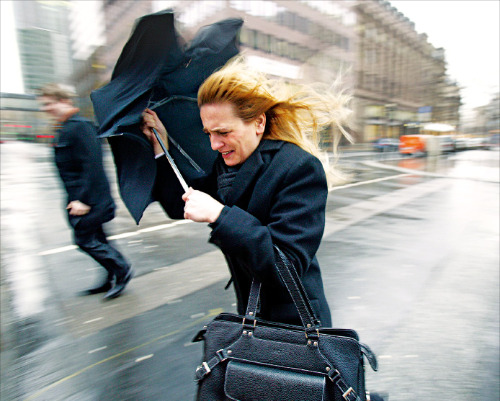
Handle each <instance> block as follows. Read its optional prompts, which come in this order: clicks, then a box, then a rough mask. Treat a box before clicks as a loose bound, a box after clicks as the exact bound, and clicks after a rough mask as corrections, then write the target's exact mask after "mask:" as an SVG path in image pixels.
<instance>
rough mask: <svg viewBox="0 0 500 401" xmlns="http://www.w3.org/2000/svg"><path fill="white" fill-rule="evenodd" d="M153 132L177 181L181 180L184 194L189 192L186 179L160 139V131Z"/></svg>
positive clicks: (154, 130)
mask: <svg viewBox="0 0 500 401" xmlns="http://www.w3.org/2000/svg"><path fill="white" fill-rule="evenodd" d="M151 129H152V130H153V134H155V137H156V139H157V140H158V143H159V144H160V146H161V148H162V149H163V151H164V152H165V156H166V157H167V160H168V162H169V163H170V166H171V167H172V169H173V170H174V173H175V175H176V176H177V179H178V180H179V182H180V183H181V185H182V188H183V189H184V192H187V190H188V189H189V187H188V185H187V183H186V180H185V179H184V177H183V176H182V174H181V172H180V170H179V167H177V165H176V164H175V162H174V159H172V156H171V155H170V153H168V149H167V147H166V146H165V144H164V143H163V141H162V140H161V138H160V134H158V131H156V129H155V128H151Z"/></svg>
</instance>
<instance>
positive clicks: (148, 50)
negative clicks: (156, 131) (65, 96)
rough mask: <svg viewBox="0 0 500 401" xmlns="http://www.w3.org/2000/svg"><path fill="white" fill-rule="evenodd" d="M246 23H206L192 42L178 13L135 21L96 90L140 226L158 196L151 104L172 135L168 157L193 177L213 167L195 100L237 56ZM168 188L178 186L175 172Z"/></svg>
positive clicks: (125, 194) (102, 124)
mask: <svg viewBox="0 0 500 401" xmlns="http://www.w3.org/2000/svg"><path fill="white" fill-rule="evenodd" d="M242 24H243V21H242V20H241V19H236V18H231V19H225V20H222V21H219V22H217V23H214V24H212V25H208V26H205V27H203V28H201V29H200V30H199V31H198V32H197V34H196V35H195V37H194V39H193V40H192V41H191V42H190V43H189V44H185V43H184V40H183V38H182V37H180V36H179V35H178V33H177V32H176V31H175V26H174V13H173V11H171V10H165V11H161V12H158V13H155V14H150V15H146V16H144V17H141V18H139V19H138V20H137V21H136V24H135V27H134V29H133V31H132V35H131V36H130V38H129V40H128V41H127V43H126V44H125V46H124V48H123V50H122V53H121V55H120V57H119V58H118V61H117V63H116V65H115V68H114V70H113V74H112V76H111V80H110V82H109V83H108V84H107V85H105V86H103V87H102V88H99V89H97V90H95V91H93V92H92V93H91V95H90V97H91V100H92V103H93V105H94V112H95V115H96V119H97V122H98V124H99V129H100V136H101V137H104V138H108V141H109V143H110V146H111V150H112V152H113V158H114V161H115V165H116V171H117V177H118V185H119V188H120V195H121V197H122V199H123V201H124V203H125V205H126V206H127V208H128V210H129V212H130V214H131V215H132V217H133V218H134V219H135V221H136V222H137V223H139V221H140V219H141V217H142V215H143V213H144V210H145V209H146V207H147V206H148V205H149V204H150V203H151V202H152V201H154V200H160V199H154V198H153V188H154V185H155V180H156V175H157V174H156V173H157V172H156V163H155V160H154V157H153V148H152V146H151V144H150V143H149V142H148V140H147V139H146V137H145V136H144V134H143V133H142V130H141V127H140V124H141V121H142V112H143V111H144V109H145V108H147V107H149V108H150V109H152V110H155V112H156V113H157V114H158V116H159V118H160V119H161V120H162V122H163V124H164V125H165V127H166V129H167V132H168V141H169V152H168V153H169V154H168V156H169V157H171V159H172V161H173V162H174V163H175V165H176V166H177V168H178V169H179V171H180V173H181V175H182V176H183V177H184V178H185V180H186V181H187V182H190V181H191V180H193V179H195V178H197V177H199V176H200V175H203V174H205V173H206V172H208V171H210V170H211V168H212V165H213V163H214V161H215V158H216V152H214V151H212V150H211V148H210V141H209V139H208V137H207V135H206V134H205V133H204V132H203V125H202V122H201V119H200V115H199V109H198V105H197V101H196V95H197V92H198V88H199V87H200V85H201V84H202V83H203V81H204V80H205V79H206V78H207V77H208V76H209V75H210V74H211V73H212V72H214V71H215V70H216V69H217V68H219V67H221V66H223V65H224V64H225V63H226V62H227V61H228V60H229V59H230V58H231V57H234V56H235V55H236V54H238V33H239V30H240V28H241V25H242ZM162 185H166V186H167V187H168V186H174V185H179V183H178V182H176V180H175V177H174V178H172V182H166V183H162Z"/></svg>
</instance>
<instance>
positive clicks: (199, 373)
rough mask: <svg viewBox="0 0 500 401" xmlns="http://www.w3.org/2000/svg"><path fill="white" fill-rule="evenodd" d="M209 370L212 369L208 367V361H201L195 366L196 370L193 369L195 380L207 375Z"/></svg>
mask: <svg viewBox="0 0 500 401" xmlns="http://www.w3.org/2000/svg"><path fill="white" fill-rule="evenodd" d="M211 371H212V369H210V366H208V363H206V362H202V363H201V365H200V366H198V367H197V368H196V371H195V376H196V380H197V381H200V380H201V379H203V378H204V377H205V376H206V375H208V374H209V373H210V372H211Z"/></svg>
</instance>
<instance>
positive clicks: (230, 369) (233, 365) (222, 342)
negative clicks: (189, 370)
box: [193, 246, 377, 401]
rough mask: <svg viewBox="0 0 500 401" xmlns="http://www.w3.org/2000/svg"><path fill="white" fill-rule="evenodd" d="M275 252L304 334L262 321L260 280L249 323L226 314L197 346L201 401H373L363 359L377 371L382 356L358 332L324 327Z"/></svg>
mask: <svg viewBox="0 0 500 401" xmlns="http://www.w3.org/2000/svg"><path fill="white" fill-rule="evenodd" d="M274 248H275V255H276V268H277V270H278V272H279V274H280V277H281V279H282V281H283V282H284V284H285V286H286V288H287V290H288V292H289V293H290V295H291V297H292V299H293V302H294V304H295V306H296V307H297V310H298V312H299V315H300V318H301V321H302V326H293V325H288V324H283V323H275V322H269V321H264V320H261V319H258V318H257V316H256V313H257V310H258V304H259V293H260V283H259V282H257V281H256V280H254V281H253V283H252V286H251V289H250V296H249V300H248V307H247V310H246V314H245V316H241V315H236V314H232V313H221V314H220V315H218V316H217V317H215V318H214V319H213V320H212V321H211V322H210V323H209V324H208V325H207V326H205V327H204V328H203V329H202V330H201V331H200V332H199V333H198V334H197V336H196V337H195V338H194V339H193V341H194V342H196V341H202V340H203V341H204V355H203V362H202V364H201V365H200V366H199V367H198V368H197V369H196V372H195V380H196V381H197V383H198V391H197V400H200V401H225V400H238V401H271V400H272V401H319V400H324V401H344V400H346V401H366V392H365V376H364V364H363V363H364V359H363V355H364V356H365V357H366V358H367V359H368V361H369V363H370V365H371V367H372V369H373V370H377V360H376V358H375V355H374V354H373V352H372V351H371V350H370V349H369V348H368V347H367V346H366V345H363V344H361V343H360V342H359V339H358V335H357V333H356V332H355V331H354V330H348V329H333V328H322V327H320V322H319V321H318V320H317V319H316V317H315V314H314V311H313V309H312V307H311V304H310V301H309V299H308V296H307V294H306V292H305V289H304V287H303V285H302V282H301V280H300V278H299V276H298V274H297V271H296V270H295V268H294V267H293V265H292V264H291V262H290V260H289V259H288V258H287V257H286V256H285V254H284V253H283V252H282V251H281V250H280V249H279V248H278V247H276V246H275V247H274Z"/></svg>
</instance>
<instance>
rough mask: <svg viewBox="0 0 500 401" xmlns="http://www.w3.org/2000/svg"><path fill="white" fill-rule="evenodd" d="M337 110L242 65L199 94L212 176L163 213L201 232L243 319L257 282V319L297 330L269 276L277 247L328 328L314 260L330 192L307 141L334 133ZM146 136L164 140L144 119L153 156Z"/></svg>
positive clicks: (152, 121)
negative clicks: (222, 264) (224, 269)
mask: <svg viewBox="0 0 500 401" xmlns="http://www.w3.org/2000/svg"><path fill="white" fill-rule="evenodd" d="M343 104H344V103H343V101H342V98H340V97H335V96H333V95H332V94H328V93H327V94H324V95H320V94H319V93H318V92H316V91H314V90H313V89H312V88H307V87H303V88H297V87H295V89H294V90H292V88H291V87H290V86H288V85H285V84H284V83H282V82H280V81H277V80H269V79H267V78H266V77H265V76H263V75H261V74H259V73H257V72H255V71H251V70H249V69H248V68H247V67H246V66H245V65H244V63H243V62H242V61H241V60H240V59H237V60H236V61H233V62H230V63H229V64H228V65H226V66H225V67H224V68H223V69H221V70H220V71H217V72H215V73H214V74H212V75H211V76H210V77H208V78H207V80H206V81H205V82H204V83H203V85H202V86H201V87H200V89H199V92H198V106H199V107H200V116H201V120H202V122H203V126H204V131H205V133H206V134H207V135H209V137H210V143H211V147H212V149H213V150H215V151H217V152H219V154H218V158H217V160H216V162H215V166H214V169H213V171H212V172H211V174H209V175H208V176H207V177H204V178H203V179H201V180H200V181H197V182H193V183H192V185H193V188H189V190H188V191H187V192H186V193H184V194H183V195H182V200H183V201H184V202H185V203H184V205H182V206H183V210H182V209H181V206H180V204H179V201H181V198H180V196H179V195H175V196H177V199H174V200H173V201H172V202H171V204H170V205H166V206H167V207H169V208H170V210H168V209H167V213H168V214H169V215H170V216H171V217H174V218H180V217H184V218H186V219H190V220H193V221H196V222H204V223H209V226H210V227H211V229H212V232H211V234H210V239H209V242H211V243H213V244H215V245H216V246H218V247H219V248H220V249H221V251H222V252H223V254H224V256H225V258H226V260H227V263H228V266H229V269H230V272H231V277H232V280H233V283H234V288H235V292H236V298H237V305H238V313H239V314H244V313H245V309H246V305H247V301H248V294H249V289H250V285H251V282H252V279H253V278H256V279H257V280H259V281H260V282H261V283H262V288H261V308H260V315H261V317H262V318H263V319H266V320H271V321H279V322H283V323H291V324H301V322H300V319H299V316H298V313H297V311H296V308H295V306H294V304H293V302H292V300H291V298H290V296H289V294H288V292H287V291H286V289H285V287H284V285H283V283H282V282H281V280H280V278H279V276H278V273H277V270H276V267H275V259H274V250H273V244H275V245H277V246H278V247H279V248H280V249H281V250H282V251H283V252H284V253H285V254H286V255H287V257H288V258H289V259H290V261H291V262H292V263H293V265H294V266H295V268H296V269H297V272H298V274H299V276H300V277H301V279H302V282H303V284H304V287H305V289H306V291H307V293H308V295H309V298H310V300H311V303H312V305H313V308H314V310H315V312H316V315H317V317H318V318H319V320H320V321H321V324H322V325H323V326H330V325H331V317H330V309H329V306H328V303H327V301H326V297H325V294H324V289H323V282H322V278H321V272H320V268H319V264H318V261H317V259H316V256H315V255H316V252H317V250H318V247H319V245H320V242H321V237H322V235H323V231H324V226H325V206H326V199H327V195H328V186H327V178H326V174H325V169H324V167H323V165H322V163H321V161H320V160H319V158H318V156H319V155H320V152H319V151H318V148H317V146H316V145H315V142H314V141H315V138H316V133H317V131H318V130H319V129H320V128H321V127H323V126H325V125H332V124H334V125H336V126H338V127H339V128H340V123H341V121H340V118H341V117H342V116H343V115H344V114H345V111H346V109H344V108H343ZM152 128H156V129H157V130H158V131H159V133H160V135H162V136H163V137H164V138H166V131H165V128H164V126H163V124H162V123H161V121H160V120H159V119H158V117H157V115H156V114H155V113H154V112H153V111H151V110H146V111H145V113H144V125H143V132H144V134H145V135H146V136H147V137H148V138H149V140H150V141H151V142H152V144H153V147H154V150H155V154H156V155H157V156H159V155H160V154H161V153H162V150H161V147H160V146H159V144H158V142H157V141H156V139H155V137H154V135H152V134H151V129H152ZM165 142H166V141H165ZM162 159H165V158H162ZM159 160H161V159H159ZM159 170H161V173H162V174H169V170H171V169H170V168H169V167H167V166H166V164H165V168H160V169H159ZM170 173H171V172H170ZM158 181H160V182H161V180H158ZM158 190H161V188H158ZM169 193H170V196H172V193H175V191H172V189H169ZM182 212H183V216H181V215H180V214H181V213H182Z"/></svg>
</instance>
